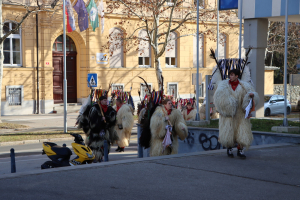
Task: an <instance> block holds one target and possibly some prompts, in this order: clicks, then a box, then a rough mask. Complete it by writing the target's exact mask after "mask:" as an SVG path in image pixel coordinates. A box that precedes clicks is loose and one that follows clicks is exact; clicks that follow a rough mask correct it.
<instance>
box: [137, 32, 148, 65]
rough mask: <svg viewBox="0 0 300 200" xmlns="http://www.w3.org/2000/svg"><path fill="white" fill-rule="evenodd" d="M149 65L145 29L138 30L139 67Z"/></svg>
mask: <svg viewBox="0 0 300 200" xmlns="http://www.w3.org/2000/svg"><path fill="white" fill-rule="evenodd" d="M143 39H145V40H143ZM150 65H151V48H150V44H149V40H148V35H147V32H146V31H145V30H141V31H140V32H139V67H150Z"/></svg>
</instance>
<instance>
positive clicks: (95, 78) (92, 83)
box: [87, 73, 98, 87]
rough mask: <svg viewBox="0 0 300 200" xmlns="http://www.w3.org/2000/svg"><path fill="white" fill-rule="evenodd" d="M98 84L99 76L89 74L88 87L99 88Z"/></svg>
mask: <svg viewBox="0 0 300 200" xmlns="http://www.w3.org/2000/svg"><path fill="white" fill-rule="evenodd" d="M97 84H98V74H97V73H92V74H88V84H87V85H88V87H97Z"/></svg>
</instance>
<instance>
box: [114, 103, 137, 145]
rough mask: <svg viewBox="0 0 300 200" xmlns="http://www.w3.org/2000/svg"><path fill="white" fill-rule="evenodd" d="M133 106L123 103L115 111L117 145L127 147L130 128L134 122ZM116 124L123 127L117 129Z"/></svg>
mask: <svg viewBox="0 0 300 200" xmlns="http://www.w3.org/2000/svg"><path fill="white" fill-rule="evenodd" d="M132 112H133V108H132V106H131V105H129V104H123V105H122V106H121V108H120V109H119V111H118V113H117V124H116V126H115V129H116V131H117V135H118V137H119V140H118V141H117V144H118V146H119V147H128V146H129V140H130V136H131V130H132V127H133V124H134V120H133V115H132ZM118 125H122V127H123V129H119V126H118Z"/></svg>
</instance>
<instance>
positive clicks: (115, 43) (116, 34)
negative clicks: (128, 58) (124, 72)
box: [109, 28, 124, 67]
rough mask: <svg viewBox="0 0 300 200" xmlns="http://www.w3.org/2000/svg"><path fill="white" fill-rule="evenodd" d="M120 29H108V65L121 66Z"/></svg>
mask: <svg viewBox="0 0 300 200" xmlns="http://www.w3.org/2000/svg"><path fill="white" fill-rule="evenodd" d="M122 34H123V33H122V31H121V30H120V29H117V28H112V29H110V30H109V44H110V45H109V54H110V59H109V64H110V67H123V60H124V59H123V57H124V55H123V42H122Z"/></svg>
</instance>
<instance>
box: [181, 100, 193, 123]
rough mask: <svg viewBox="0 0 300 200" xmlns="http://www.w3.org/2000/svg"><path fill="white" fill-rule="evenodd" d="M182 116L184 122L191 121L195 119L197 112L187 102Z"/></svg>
mask: <svg viewBox="0 0 300 200" xmlns="http://www.w3.org/2000/svg"><path fill="white" fill-rule="evenodd" d="M182 114H183V118H184V120H185V121H193V120H195V118H196V114H197V110H196V109H194V108H193V107H192V103H191V102H188V103H187V104H186V108H185V109H184V110H183V112H182Z"/></svg>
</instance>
